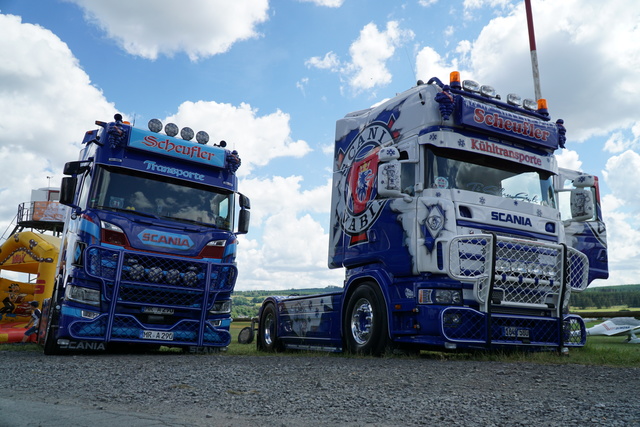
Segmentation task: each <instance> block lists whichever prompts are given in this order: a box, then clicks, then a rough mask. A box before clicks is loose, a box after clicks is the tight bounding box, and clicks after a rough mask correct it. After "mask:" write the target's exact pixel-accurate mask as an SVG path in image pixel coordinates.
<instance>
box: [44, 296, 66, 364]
mask: <svg viewBox="0 0 640 427" xmlns="http://www.w3.org/2000/svg"><path fill="white" fill-rule="evenodd" d="M59 321H60V314H59V312H58V310H56V307H55V305H54V302H53V300H52V301H51V307H49V319H48V322H47V330H46V332H45V336H44V354H46V355H47V356H55V355H59V354H64V351H63V350H62V349H61V348H60V346H59V345H58V343H57V341H58V339H57V338H56V335H57V334H58V323H59Z"/></svg>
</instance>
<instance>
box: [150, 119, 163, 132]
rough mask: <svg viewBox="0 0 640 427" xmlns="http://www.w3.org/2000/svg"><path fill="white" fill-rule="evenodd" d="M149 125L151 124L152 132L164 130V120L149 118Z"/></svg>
mask: <svg viewBox="0 0 640 427" xmlns="http://www.w3.org/2000/svg"><path fill="white" fill-rule="evenodd" d="M147 126H149V130H150V131H151V132H155V133H158V132H160V131H161V130H162V122H161V121H160V120H158V119H151V120H149V124H148V125H147Z"/></svg>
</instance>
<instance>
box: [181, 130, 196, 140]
mask: <svg viewBox="0 0 640 427" xmlns="http://www.w3.org/2000/svg"><path fill="white" fill-rule="evenodd" d="M180 138H182V139H184V140H185V141H191V140H192V139H193V129H191V128H190V127H186V128H182V130H181V131H180Z"/></svg>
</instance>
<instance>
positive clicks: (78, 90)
mask: <svg viewBox="0 0 640 427" xmlns="http://www.w3.org/2000/svg"><path fill="white" fill-rule="evenodd" d="M531 3H532V10H533V21H534V25H535V34H536V46H537V56H538V62H539V70H540V86H541V91H542V97H543V98H546V99H547V101H548V105H549V112H550V115H551V117H552V119H553V120H556V119H558V118H562V119H563V120H564V121H565V127H566V128H567V144H566V149H564V150H562V151H560V152H558V162H559V165H560V166H562V167H567V168H572V169H578V170H582V171H584V172H587V173H591V174H595V175H598V176H599V177H600V182H601V195H602V207H603V216H604V220H605V222H606V224H607V233H608V236H607V237H608V242H609V269H610V277H609V279H608V280H598V281H596V282H594V283H593V285H592V286H606V285H621V284H633V283H640V279H639V278H640V216H639V215H638V214H639V211H640V197H638V195H639V192H638V182H640V102H639V101H638V97H640V74H639V72H638V70H640V24H638V23H640V2H638V1H637V0H608V1H606V2H603V1H601V0H580V1H578V0H563V1H560V2H559V1H555V0H532V2H531ZM0 57H1V58H2V61H0V200H2V202H3V203H2V204H0V233H3V232H4V230H6V229H9V231H10V229H11V228H12V225H11V222H12V221H13V220H14V218H15V216H16V212H17V207H18V205H19V204H20V203H22V202H28V201H29V200H30V196H31V190H32V189H36V188H43V187H47V186H49V185H50V186H52V187H57V186H59V183H60V180H61V178H62V176H63V175H62V167H63V166H64V164H65V163H66V162H67V161H72V160H75V159H77V156H78V151H79V149H80V148H81V144H80V142H81V141H82V137H83V135H84V132H85V131H87V130H90V129H94V128H96V126H95V125H94V122H95V120H102V121H109V120H111V119H112V117H113V115H114V114H115V113H121V114H122V115H123V116H124V117H125V119H126V120H130V121H132V122H134V123H135V125H136V126H137V127H141V128H146V123H147V122H148V121H149V120H150V119H152V118H158V119H160V120H161V121H162V122H163V123H167V122H169V121H172V122H174V123H176V124H178V126H179V127H184V126H189V127H191V128H193V129H194V130H195V131H196V132H197V131H198V130H204V131H207V132H208V133H209V135H210V137H211V141H218V140H225V141H227V143H228V148H231V149H236V150H237V151H238V152H239V154H240V157H241V158H242V166H241V167H240V169H239V170H238V177H239V188H240V191H241V192H242V193H243V194H245V195H247V196H248V197H249V198H250V199H251V205H252V208H251V228H250V231H249V233H248V234H246V235H243V236H240V237H239V245H238V260H237V261H238V268H239V278H238V282H237V285H236V289H237V290H245V291H246V290H287V289H292V288H317V287H326V286H341V285H342V280H343V278H344V271H342V270H341V269H336V270H330V269H329V268H328V267H327V257H328V247H327V246H328V240H329V237H328V231H329V203H330V180H331V172H330V168H331V158H332V154H333V141H334V132H335V122H336V120H338V119H340V118H341V117H344V116H345V115H346V114H347V113H349V112H352V111H356V110H361V109H364V108H368V107H370V106H372V105H374V104H376V103H378V102H380V101H383V100H385V99H388V98H391V97H393V96H395V94H397V93H400V92H402V91H404V90H406V89H408V88H410V87H412V86H414V85H415V84H416V81H417V80H418V79H422V80H424V81H427V80H428V79H429V78H431V77H434V76H435V77H439V78H440V79H441V80H442V81H448V79H449V73H450V72H451V71H454V70H455V71H460V73H461V75H462V79H473V80H476V81H478V82H480V83H481V84H489V85H492V86H494V87H495V88H496V90H497V92H498V93H501V94H503V97H504V95H506V93H510V92H515V93H518V94H520V95H521V96H522V97H523V98H534V87H533V78H532V68H531V59H530V51H529V42H528V34H527V28H526V15H525V10H524V1H522V0H518V1H509V0H462V1H460V0H394V1H381V0H279V1H269V0H235V1H229V0H180V1H179V2H178V1H169V0H136V1H131V0H110V1H108V2H102V1H100V2H99V1H95V0H28V1H27V0H0ZM5 237H6V236H5Z"/></svg>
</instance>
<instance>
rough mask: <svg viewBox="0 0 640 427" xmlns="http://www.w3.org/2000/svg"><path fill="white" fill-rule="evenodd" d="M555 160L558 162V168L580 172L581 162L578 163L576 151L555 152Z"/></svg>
mask: <svg viewBox="0 0 640 427" xmlns="http://www.w3.org/2000/svg"><path fill="white" fill-rule="evenodd" d="M556 159H557V160H558V166H559V167H561V168H566V169H573V170H576V171H579V170H582V161H580V155H579V154H578V152H577V151H573V150H567V149H565V150H561V151H559V152H556Z"/></svg>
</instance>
